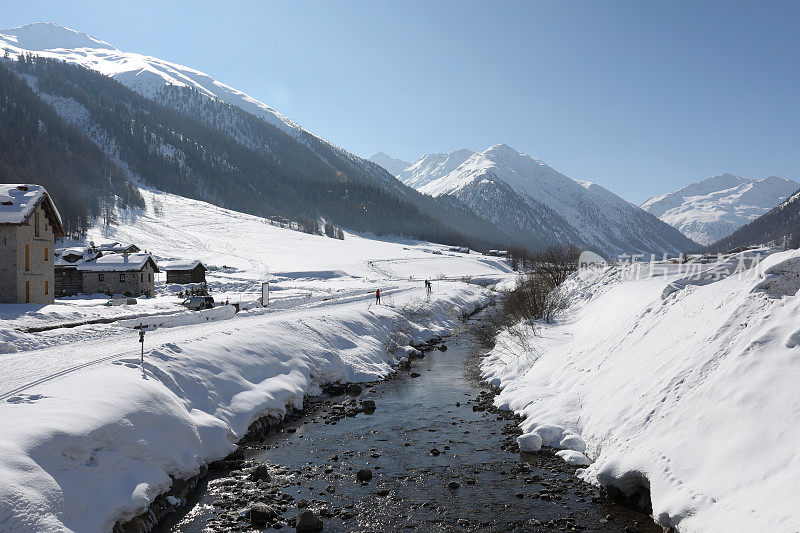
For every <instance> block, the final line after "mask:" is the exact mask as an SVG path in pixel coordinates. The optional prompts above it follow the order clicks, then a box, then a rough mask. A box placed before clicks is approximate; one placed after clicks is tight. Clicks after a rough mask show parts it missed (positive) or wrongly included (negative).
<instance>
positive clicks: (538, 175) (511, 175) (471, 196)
mask: <svg viewBox="0 0 800 533" xmlns="http://www.w3.org/2000/svg"><path fill="white" fill-rule="evenodd" d="M398 179H400V180H401V181H403V182H404V183H405V184H406V185H409V186H412V187H414V188H416V189H418V190H419V191H420V192H422V193H424V194H429V195H431V196H441V195H450V196H455V197H457V198H459V199H461V200H462V201H463V202H465V203H466V204H467V205H468V206H470V207H471V208H473V209H474V210H475V211H476V212H477V213H478V214H479V215H480V216H482V217H483V218H486V219H487V220H490V221H492V222H494V223H496V224H498V225H500V226H501V227H505V228H508V227H509V226H511V225H513V224H515V223H516V222H517V221H518V220H521V219H522V218H524V217H531V218H532V219H537V220H535V221H533V222H532V223H531V224H530V225H529V226H528V227H527V228H521V230H522V231H523V233H524V231H525V230H527V231H529V232H531V233H536V234H537V235H538V233H542V232H544V233H550V234H553V235H554V236H556V235H558V238H556V239H554V240H555V241H563V242H560V244H566V243H570V244H577V245H579V246H585V247H589V248H592V249H594V250H596V251H598V252H601V253H604V254H605V255H607V256H613V255H617V254H630V253H640V252H645V253H648V252H651V253H661V252H670V253H672V252H680V251H687V248H690V247H692V246H693V245H694V244H693V243H692V242H691V241H689V240H688V239H686V238H684V237H683V236H682V235H681V234H680V233H679V232H677V231H674V230H673V229H672V228H670V227H669V226H668V225H666V224H662V223H661V222H660V221H659V220H657V219H656V218H655V217H652V216H650V215H648V214H647V213H645V212H643V211H642V210H641V209H640V208H639V207H637V206H635V205H633V204H631V203H629V202H626V201H625V200H623V199H622V198H620V197H618V196H616V195H615V194H613V193H611V192H609V191H608V190H606V189H604V188H603V187H601V186H599V185H597V184H595V183H591V182H586V181H578V180H573V179H571V178H568V177H567V176H565V175H563V174H561V173H560V172H557V171H556V170H554V169H552V168H551V167H549V166H547V165H546V164H545V163H543V162H542V161H540V160H538V159H535V158H533V157H531V156H529V155H526V154H523V153H520V152H518V151H517V150H515V149H513V148H511V147H510V146H507V145H505V144H499V145H496V146H492V147H490V148H488V149H486V150H484V151H483V152H479V153H470V152H469V151H466V150H462V151H460V152H455V153H454V154H450V155H449V156H444V155H443V154H433V155H431V156H426V157H423V158H422V159H420V160H419V161H417V162H416V163H414V164H413V165H412V166H411V167H409V168H408V169H406V170H405V171H403V173H401V174H400V175H399V176H398ZM487 184H499V185H500V187H495V188H493V189H491V192H487V191H489V190H490V189H488V188H487V187H486V186H487ZM508 187H510V188H511V189H512V190H513V193H515V196H514V197H513V198H509V197H508V195H507V192H502V191H504V190H505V189H507V188H508ZM498 191H501V192H498ZM487 194H495V195H498V196H497V197H496V200H495V202H494V203H492V200H491V199H487V198H486V195H487ZM512 204H524V205H527V208H528V209H527V211H525V212H520V211H514V212H512V213H505V212H504V208H506V207H507V206H509V205H512ZM512 219H513V220H512ZM565 239H566V240H565ZM558 243H559V242H553V243H552V244H558Z"/></svg>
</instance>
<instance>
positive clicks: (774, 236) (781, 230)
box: [708, 190, 800, 252]
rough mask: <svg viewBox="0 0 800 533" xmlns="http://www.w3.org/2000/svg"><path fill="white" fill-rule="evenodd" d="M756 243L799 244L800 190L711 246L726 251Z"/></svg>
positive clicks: (772, 244) (791, 246)
mask: <svg viewBox="0 0 800 533" xmlns="http://www.w3.org/2000/svg"><path fill="white" fill-rule="evenodd" d="M757 245H767V246H783V247H784V248H800V190H798V191H797V192H796V193H794V194H793V195H791V196H790V197H789V198H787V199H786V200H784V201H783V202H781V203H780V204H779V205H778V206H777V207H775V208H773V209H770V210H769V211H767V212H766V213H764V214H763V215H761V216H760V217H758V218H757V219H755V220H753V221H752V222H749V223H747V224H745V225H744V226H742V227H741V228H739V229H737V230H736V231H734V232H733V233H732V234H731V235H728V236H727V237H725V238H724V239H721V240H719V241H716V242H715V243H714V244H711V245H709V247H708V248H709V249H710V250H712V251H718V252H725V251H728V250H731V249H733V248H738V247H740V246H757Z"/></svg>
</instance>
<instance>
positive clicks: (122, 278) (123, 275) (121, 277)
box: [119, 272, 125, 281]
mask: <svg viewBox="0 0 800 533" xmlns="http://www.w3.org/2000/svg"><path fill="white" fill-rule="evenodd" d="M119 280H120V281H125V273H124V272H123V273H122V274H120V275H119Z"/></svg>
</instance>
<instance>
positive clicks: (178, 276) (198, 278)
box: [161, 261, 208, 285]
mask: <svg viewBox="0 0 800 533" xmlns="http://www.w3.org/2000/svg"><path fill="white" fill-rule="evenodd" d="M161 270H163V271H165V272H166V273H167V283H177V284H179V285H187V284H189V283H205V281H206V270H208V269H207V268H206V266H205V265H204V264H203V263H202V262H201V261H173V262H171V263H167V264H165V265H162V266H161Z"/></svg>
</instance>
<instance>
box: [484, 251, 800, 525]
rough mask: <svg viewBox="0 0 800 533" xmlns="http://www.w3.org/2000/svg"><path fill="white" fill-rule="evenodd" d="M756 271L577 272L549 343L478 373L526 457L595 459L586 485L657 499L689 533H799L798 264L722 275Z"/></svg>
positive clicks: (791, 256)
mask: <svg viewBox="0 0 800 533" xmlns="http://www.w3.org/2000/svg"><path fill="white" fill-rule="evenodd" d="M769 252H771V251H765V252H760V253H764V254H766V253H769ZM758 254H759V252H750V253H749V254H747V256H750V257H755V256H757V255H758ZM745 258H746V255H742V254H740V255H739V256H734V257H732V258H730V259H728V260H727V261H726V263H725V264H724V265H723V264H717V265H713V264H712V265H707V266H701V267H698V268H702V269H704V271H705V272H707V274H703V273H702V272H700V271H696V272H692V271H684V272H682V273H678V272H676V271H675V269H676V268H677V267H676V266H675V265H673V266H667V265H658V264H656V265H655V268H656V269H659V270H660V269H664V270H665V272H666V274H665V275H663V276H657V277H642V279H636V276H628V275H626V272H625V271H624V269H623V268H621V267H608V268H603V269H585V270H581V271H580V272H578V273H577V274H576V275H574V276H573V277H572V278H571V279H569V280H568V281H567V282H566V284H565V286H564V290H565V293H566V294H567V295H568V298H569V301H570V307H569V308H568V309H567V310H566V311H565V312H564V313H563V315H561V316H562V318H561V319H560V320H559V321H558V322H557V323H556V324H554V325H549V326H541V328H540V333H541V337H540V338H532V339H531V345H530V346H528V347H526V346H522V345H521V344H520V342H519V341H518V339H519V337H518V336H516V335H511V334H510V333H508V332H506V333H504V334H503V336H502V337H501V339H500V342H498V345H497V347H496V348H495V350H494V351H493V352H492V353H491V354H490V356H489V357H488V358H487V359H485V360H484V363H483V371H484V376H485V377H486V378H487V379H490V380H492V381H493V383H495V384H497V385H499V386H500V387H502V392H501V393H500V394H499V395H498V396H497V398H496V403H497V405H499V406H500V407H501V408H508V409H512V410H514V411H515V412H518V413H520V414H521V415H522V416H523V418H524V421H523V422H522V424H521V426H522V428H523V431H524V436H523V437H522V438H521V439H520V441H519V443H520V446H521V447H523V446H524V447H525V448H527V449H536V448H537V446H538V445H541V444H544V445H545V446H553V447H556V448H562V449H570V450H573V452H575V453H572V454H570V456H571V458H572V459H573V461H574V460H575V459H576V458H577V459H581V456H580V453H582V452H585V455H586V456H588V457H589V458H591V459H592V460H593V462H592V464H591V465H590V466H588V467H587V468H586V469H585V470H579V471H578V474H579V476H581V477H582V478H583V479H585V480H587V481H589V482H591V483H599V484H602V485H605V486H614V487H617V488H619V489H620V490H622V491H623V492H625V493H627V494H635V493H636V492H637V490H641V488H643V487H644V488H646V489H647V490H649V493H650V497H651V499H652V508H653V516H654V518H655V520H656V521H657V522H658V523H660V524H662V525H664V526H674V527H677V528H678V529H679V530H680V531H741V532H751V531H781V532H784V531H785V532H790V531H798V530H800V514H799V513H798V512H797V498H796V496H795V493H796V490H795V486H796V480H797V479H798V477H800V451H798V448H797V445H796V443H797V442H798V439H800V403H798V402H797V384H798V383H800V322H798V320H797V317H798V316H800V295H798V290H800V250H789V251H783V252H776V253H772V254H771V255H768V256H767V257H766V259H765V260H764V261H763V262H762V263H761V264H760V265H759V266H758V267H755V268H752V269H749V270H748V267H749V265H744V266H743V269H744V270H742V271H741V272H739V273H737V274H735V275H726V272H725V269H724V268H722V267H723V266H726V265H727V266H730V267H734V268H735V267H737V266H740V265H741V262H742V261H743V260H744V259H745ZM644 273H647V272H646V269H645V271H644ZM653 273H654V274H658V272H657V271H655V270H654V271H653ZM669 284H671V286H670V287H669V289H667V286H668V285H669ZM665 289H667V290H665Z"/></svg>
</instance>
